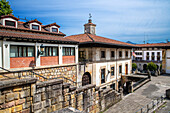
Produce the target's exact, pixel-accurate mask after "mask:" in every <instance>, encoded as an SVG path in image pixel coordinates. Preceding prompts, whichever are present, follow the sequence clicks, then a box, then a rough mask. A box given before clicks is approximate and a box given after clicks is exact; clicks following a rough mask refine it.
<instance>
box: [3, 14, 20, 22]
mask: <svg viewBox="0 0 170 113" xmlns="http://www.w3.org/2000/svg"><path fill="white" fill-rule="evenodd" d="M0 18H1V19H3V18H13V19H15V20H17V21H18V20H19V18H17V17H14V16H13V15H2V16H1V17H0Z"/></svg>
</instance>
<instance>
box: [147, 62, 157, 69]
mask: <svg viewBox="0 0 170 113" xmlns="http://www.w3.org/2000/svg"><path fill="white" fill-rule="evenodd" d="M147 69H149V71H156V69H157V66H156V64H154V63H153V62H150V63H148V65H147Z"/></svg>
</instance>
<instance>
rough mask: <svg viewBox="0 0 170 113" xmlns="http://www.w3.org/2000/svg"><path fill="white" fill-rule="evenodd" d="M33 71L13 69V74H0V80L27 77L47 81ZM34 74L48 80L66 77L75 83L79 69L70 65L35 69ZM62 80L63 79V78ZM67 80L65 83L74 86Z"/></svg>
mask: <svg viewBox="0 0 170 113" xmlns="http://www.w3.org/2000/svg"><path fill="white" fill-rule="evenodd" d="M31 71H32V69H29V70H21V71H18V70H17V69H16V70H15V69H13V71H11V72H0V80H1V79H9V78H19V77H20V78H25V77H28V76H29V77H30V76H32V77H35V78H37V79H38V80H39V81H45V79H44V78H42V77H40V76H38V75H36V74H33V73H32V72H31ZM33 72H35V73H37V74H39V75H41V76H43V77H45V78H47V79H53V78H58V77H65V78H67V79H70V80H72V81H74V82H76V81H77V78H76V76H77V69H76V65H70V66H63V67H62V66H60V67H48V68H47V67H46V68H40V69H34V70H33ZM61 79H62V78H61ZM67 79H63V80H64V82H67V83H71V84H73V82H71V81H69V80H67Z"/></svg>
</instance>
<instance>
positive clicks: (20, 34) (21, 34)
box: [0, 30, 77, 43]
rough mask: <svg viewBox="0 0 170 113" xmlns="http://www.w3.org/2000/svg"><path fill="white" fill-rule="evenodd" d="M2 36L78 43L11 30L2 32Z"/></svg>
mask: <svg viewBox="0 0 170 113" xmlns="http://www.w3.org/2000/svg"><path fill="white" fill-rule="evenodd" d="M0 36H1V37H10V38H23V39H37V40H50V41H65V42H73V43H77V42H76V41H73V40H70V39H66V38H63V37H62V36H52V35H48V34H46V35H45V34H38V33H28V32H18V31H9V30H0Z"/></svg>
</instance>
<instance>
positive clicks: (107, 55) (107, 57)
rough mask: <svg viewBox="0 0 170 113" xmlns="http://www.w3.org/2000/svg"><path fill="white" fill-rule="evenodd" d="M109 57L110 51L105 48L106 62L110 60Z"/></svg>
mask: <svg viewBox="0 0 170 113" xmlns="http://www.w3.org/2000/svg"><path fill="white" fill-rule="evenodd" d="M110 56H111V55H110V49H109V48H107V49H106V60H110V58H111V57H110Z"/></svg>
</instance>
